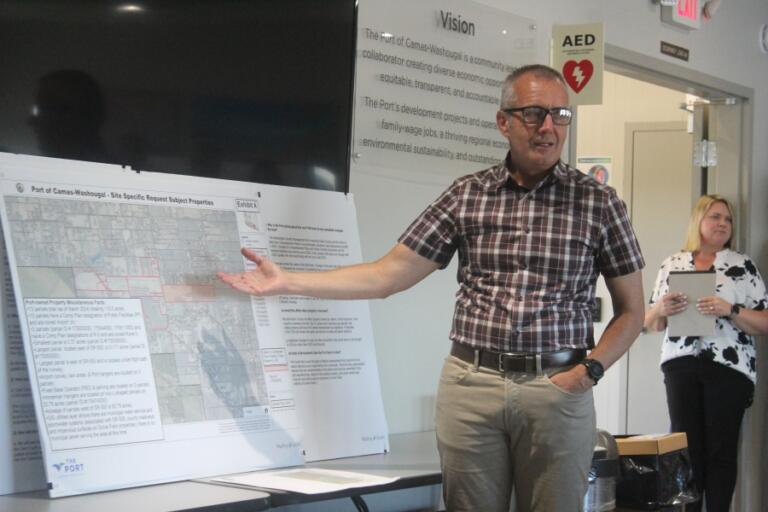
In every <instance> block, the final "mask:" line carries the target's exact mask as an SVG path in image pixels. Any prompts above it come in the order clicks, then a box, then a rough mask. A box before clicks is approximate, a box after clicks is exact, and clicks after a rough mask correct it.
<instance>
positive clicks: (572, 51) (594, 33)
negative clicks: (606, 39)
mask: <svg viewBox="0 0 768 512" xmlns="http://www.w3.org/2000/svg"><path fill="white" fill-rule="evenodd" d="M603 55H604V49H603V24H602V23H590V24H587V25H556V26H553V27H552V67H553V68H555V69H557V70H558V71H560V72H561V73H562V74H563V78H565V81H566V82H567V83H568V87H569V88H570V91H569V93H570V98H571V104H572V105H599V104H601V103H602V102H603Z"/></svg>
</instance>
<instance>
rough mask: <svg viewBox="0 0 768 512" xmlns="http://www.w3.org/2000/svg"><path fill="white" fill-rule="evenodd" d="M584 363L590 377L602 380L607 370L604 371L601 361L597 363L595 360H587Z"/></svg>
mask: <svg viewBox="0 0 768 512" xmlns="http://www.w3.org/2000/svg"><path fill="white" fill-rule="evenodd" d="M584 363H585V366H586V367H587V373H589V376H590V377H592V378H593V379H595V380H597V379H600V378H602V376H603V374H604V373H605V370H604V369H603V365H602V364H600V361H595V360H594V359H586V360H584Z"/></svg>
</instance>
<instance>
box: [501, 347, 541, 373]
mask: <svg viewBox="0 0 768 512" xmlns="http://www.w3.org/2000/svg"><path fill="white" fill-rule="evenodd" d="M505 357H520V358H522V359H523V361H524V362H525V371H526V373H533V372H536V375H541V373H542V363H541V359H542V358H541V353H540V352H537V353H535V354H530V353H527V352H499V372H500V373H505V372H506V368H505V367H504V358H505Z"/></svg>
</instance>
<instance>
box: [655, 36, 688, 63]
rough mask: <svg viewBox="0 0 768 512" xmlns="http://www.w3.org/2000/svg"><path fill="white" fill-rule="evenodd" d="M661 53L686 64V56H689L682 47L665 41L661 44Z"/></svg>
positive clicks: (686, 50)
mask: <svg viewBox="0 0 768 512" xmlns="http://www.w3.org/2000/svg"><path fill="white" fill-rule="evenodd" d="M661 53H663V54H664V55H669V56H670V57H674V58H676V59H680V60H684V61H686V62H688V56H689V55H690V52H689V51H688V48H683V47H682V46H677V45H674V44H672V43H667V42H666V41H662V42H661Z"/></svg>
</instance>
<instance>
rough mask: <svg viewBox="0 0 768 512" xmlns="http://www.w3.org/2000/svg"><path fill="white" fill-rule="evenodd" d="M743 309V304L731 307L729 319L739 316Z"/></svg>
mask: <svg viewBox="0 0 768 512" xmlns="http://www.w3.org/2000/svg"><path fill="white" fill-rule="evenodd" d="M742 307H743V306H742V305H741V304H734V305H733V306H731V314H730V315H728V318H733V317H735V316H739V311H741V308H742Z"/></svg>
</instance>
